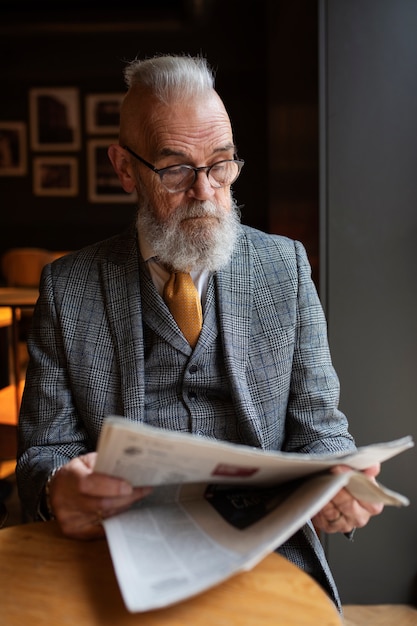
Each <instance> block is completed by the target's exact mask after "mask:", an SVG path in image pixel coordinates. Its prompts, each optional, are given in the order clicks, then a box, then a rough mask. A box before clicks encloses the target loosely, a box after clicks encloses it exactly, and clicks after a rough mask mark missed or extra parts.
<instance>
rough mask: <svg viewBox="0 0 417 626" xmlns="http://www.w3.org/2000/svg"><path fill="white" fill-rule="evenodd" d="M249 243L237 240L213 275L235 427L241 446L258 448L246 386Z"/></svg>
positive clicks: (259, 440)
mask: <svg viewBox="0 0 417 626" xmlns="http://www.w3.org/2000/svg"><path fill="white" fill-rule="evenodd" d="M250 245H251V243H250V242H249V241H248V240H247V239H246V237H245V236H244V235H242V236H241V238H240V239H239V240H238V242H237V245H236V249H235V252H234V253H233V256H232V258H231V261H230V264H229V265H228V266H227V268H225V269H224V270H222V271H220V272H218V274H217V288H218V292H217V300H218V306H219V328H220V333H221V337H222V344H223V353H224V359H225V366H226V370H227V373H228V376H229V380H230V383H231V388H232V396H233V401H234V404H235V406H236V412H237V419H238V420H239V427H240V429H241V432H242V434H243V437H244V439H245V443H247V444H248V445H253V446H256V447H262V441H263V437H262V434H261V431H260V429H259V428H258V420H257V414H256V410H255V407H254V405H253V403H252V401H251V394H250V391H249V388H248V384H247V360H248V355H249V343H250V335H251V324H252V307H253V294H254V286H255V285H254V281H255V278H254V273H253V266H252V255H251V254H250V252H249V247H250Z"/></svg>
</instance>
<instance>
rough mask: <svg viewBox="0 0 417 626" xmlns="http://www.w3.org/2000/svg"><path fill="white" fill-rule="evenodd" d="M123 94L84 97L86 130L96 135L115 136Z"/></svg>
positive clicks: (100, 94)
mask: <svg viewBox="0 0 417 626" xmlns="http://www.w3.org/2000/svg"><path fill="white" fill-rule="evenodd" d="M124 96H125V94H124V93H97V94H91V95H88V96H86V99H85V101H86V112H85V115H86V130H87V133H90V134H96V135H117V133H118V132H119V116H120V106H121V104H122V100H123V98H124Z"/></svg>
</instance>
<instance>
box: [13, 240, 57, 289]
mask: <svg viewBox="0 0 417 626" xmlns="http://www.w3.org/2000/svg"><path fill="white" fill-rule="evenodd" d="M50 260H51V253H50V252H49V251H48V250H45V249H43V248H10V250H7V251H6V252H4V254H3V256H2V259H1V269H2V273H3V276H4V279H5V281H6V284H7V286H8V287H37V286H38V285H39V280H40V276H41V272H42V268H43V267H44V265H46V264H47V263H49V261H50Z"/></svg>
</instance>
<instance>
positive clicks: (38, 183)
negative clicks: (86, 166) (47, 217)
mask: <svg viewBox="0 0 417 626" xmlns="http://www.w3.org/2000/svg"><path fill="white" fill-rule="evenodd" d="M33 192H34V194H35V195H36V196H76V195H77V194H78V160H77V159H76V158H75V157H65V156H62V157H61V156H51V157H50V156H47V157H46V156H45V157H43V156H42V157H35V158H34V159H33Z"/></svg>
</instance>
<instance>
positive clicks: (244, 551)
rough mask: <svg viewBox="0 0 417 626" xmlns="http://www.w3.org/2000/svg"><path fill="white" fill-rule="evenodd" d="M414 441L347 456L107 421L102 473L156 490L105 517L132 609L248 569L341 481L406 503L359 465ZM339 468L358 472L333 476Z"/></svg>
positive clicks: (374, 497) (366, 495)
mask: <svg viewBox="0 0 417 626" xmlns="http://www.w3.org/2000/svg"><path fill="white" fill-rule="evenodd" d="M413 445H414V443H413V441H412V439H411V437H404V438H402V439H398V440H396V441H390V442H388V443H379V444H374V445H370V446H365V447H362V448H359V449H358V450H357V451H356V452H354V453H349V454H345V453H337V454H330V455H316V454H311V455H309V454H293V453H286V452H269V451H264V450H259V449H257V448H251V447H248V446H243V445H237V444H231V443H227V442H222V441H217V440H212V439H205V438H202V437H198V436H195V435H191V434H189V433H180V432H174V431H167V430H162V429H159V428H154V427H152V426H148V425H144V424H140V423H133V422H129V421H127V420H126V419H124V418H120V417H111V418H108V419H107V420H106V421H105V424H104V427H103V430H102V433H101V436H100V439H99V443H98V449H97V451H98V455H97V461H96V465H95V471H97V472H103V473H106V474H110V475H113V476H119V477H121V478H124V479H126V480H127V481H129V482H130V483H131V484H132V485H134V486H145V485H146V486H153V487H154V489H153V491H152V493H151V495H149V496H148V497H146V498H145V499H144V500H142V501H141V502H139V503H137V504H136V505H134V506H133V507H132V508H131V509H130V510H129V511H127V512H125V513H122V514H119V515H117V516H114V517H111V518H108V519H106V520H105V521H104V528H105V532H106V537H107V542H108V545H109V549H110V554H111V557H112V560H113V565H114V569H115V573H116V577H117V580H118V583H119V586H120V590H121V593H122V597H123V600H124V602H125V605H126V607H127V609H128V610H129V611H131V612H140V611H148V610H151V609H156V608H161V607H164V606H168V605H170V604H173V603H176V602H179V601H181V600H184V599H185V598H188V597H191V596H193V595H196V594H198V593H200V592H202V591H204V590H206V589H208V588H210V587H212V586H214V585H217V584H219V583H220V582H222V581H224V580H226V579H227V578H229V577H231V576H232V575H234V574H236V573H237V572H239V571H243V570H248V569H251V568H252V567H254V566H255V565H256V564H257V563H258V562H259V561H261V560H262V559H263V558H264V557H265V556H266V555H267V554H269V553H271V552H273V551H274V550H275V549H276V548H278V547H279V546H280V545H281V544H282V543H284V542H285V541H286V540H287V539H289V538H290V537H291V536H292V535H293V534H294V533H295V532H296V531H297V530H299V529H300V528H301V527H302V526H303V525H304V524H305V523H306V522H307V521H308V520H310V519H311V517H313V516H314V515H315V514H316V513H318V512H319V511H320V510H321V509H322V508H323V506H324V505H325V504H326V503H327V502H329V500H331V499H332V497H333V496H334V495H336V493H337V492H338V491H339V490H340V489H342V488H343V487H346V489H348V490H349V491H350V492H351V493H352V495H354V496H355V497H356V498H358V499H361V500H364V501H365V500H366V501H373V502H383V503H385V504H386V505H392V506H407V505H408V504H409V501H408V499H407V498H406V497H405V496H403V495H400V494H398V493H395V492H393V491H391V490H389V489H387V488H385V487H383V486H382V485H380V484H378V483H375V482H373V481H371V480H370V479H369V478H368V477H367V476H365V475H364V474H363V473H361V472H360V470H363V469H365V468H367V467H369V466H370V465H373V464H374V463H376V462H380V463H382V462H383V461H386V460H388V459H390V458H392V457H393V456H396V455H397V454H399V453H401V452H403V451H404V450H407V449H408V448H411V447H412V446H413ZM339 464H343V465H347V466H349V467H350V468H351V469H350V470H349V471H347V472H345V473H342V474H332V473H331V472H329V469H330V468H331V467H333V466H335V465H339Z"/></svg>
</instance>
